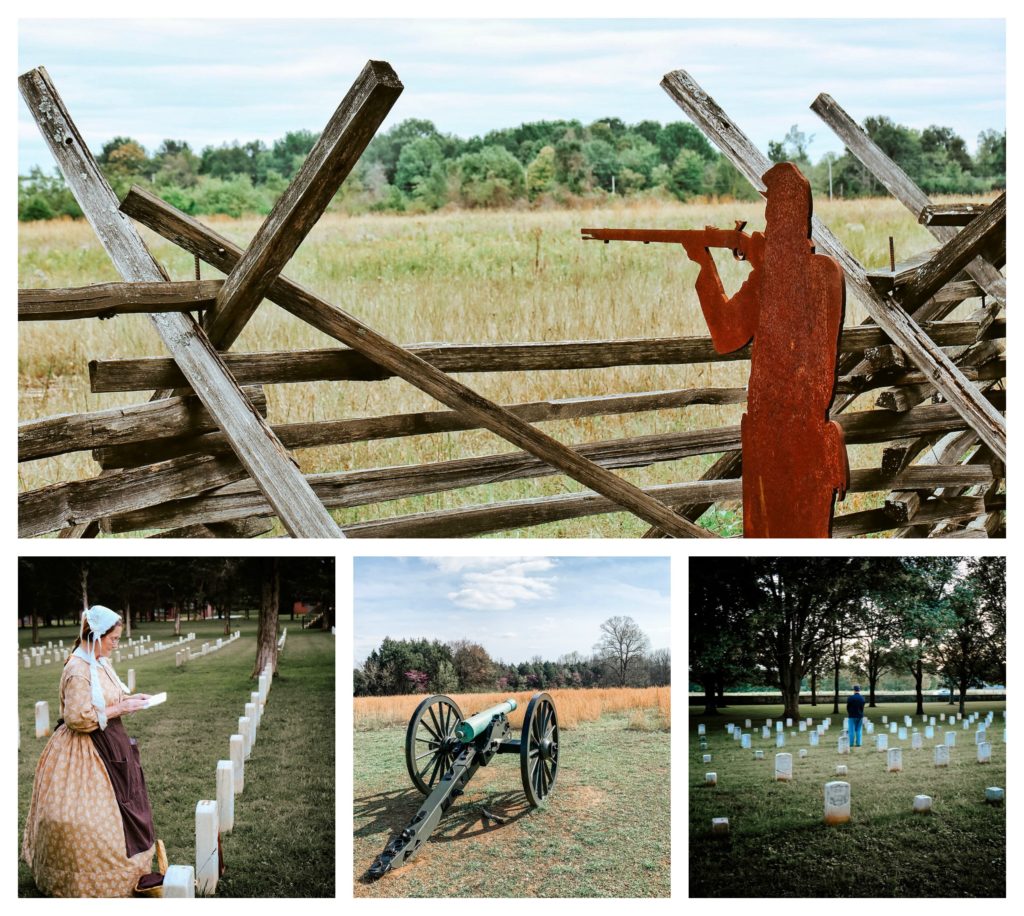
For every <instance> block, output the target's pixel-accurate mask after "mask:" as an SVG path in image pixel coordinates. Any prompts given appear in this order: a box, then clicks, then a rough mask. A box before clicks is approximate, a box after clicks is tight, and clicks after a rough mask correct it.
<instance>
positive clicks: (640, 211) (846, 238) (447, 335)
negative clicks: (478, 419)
mask: <svg viewBox="0 0 1024 916" xmlns="http://www.w3.org/2000/svg"><path fill="white" fill-rule="evenodd" d="M816 212H817V214H818V215H819V216H821V217H822V218H823V219H824V221H825V222H826V223H827V224H828V225H829V226H830V227H831V228H832V229H833V231H835V232H836V234H837V235H838V236H839V238H840V239H841V240H842V241H843V242H844V243H845V244H846V246H847V247H848V248H849V249H850V250H851V251H852V253H853V254H854V256H856V257H857V258H858V259H860V261H861V262H862V263H864V264H865V265H867V266H868V267H878V266H881V265H884V264H887V263H888V238H889V236H890V235H891V236H893V237H894V239H895V246H896V254H897V258H899V259H902V258H904V257H909V256H910V255H912V254H914V253H916V252H918V251H920V250H923V249H924V248H927V247H929V246H930V245H932V244H933V242H932V239H931V236H930V235H929V233H928V232H927V230H925V229H924V228H923V227H921V226H919V225H918V224H917V223H916V222H915V220H914V218H913V216H912V215H911V214H910V213H909V212H908V211H907V210H906V209H905V208H904V207H903V206H902V205H900V204H899V203H896V202H895V201H892V200H856V201H836V202H832V203H830V202H828V201H820V202H818V203H817V204H816ZM735 219H746V220H748V221H749V223H750V226H749V228H750V229H751V230H756V229H759V228H763V224H764V218H763V207H762V206H761V205H759V204H751V203H727V204H721V205H711V204H704V203H702V204H689V205H683V204H670V203H659V204H652V203H645V204H632V205H627V204H622V205H619V206H616V207H608V208H604V209H594V210H589V211H550V212H545V211H507V212H451V213H437V214H433V215H429V216H420V217H404V216H385V215H370V216H360V217H351V218H349V217H344V216H340V215H330V214H329V215H328V216H326V217H325V218H324V219H322V220H321V221H320V223H319V224H318V225H317V227H316V228H315V229H314V230H313V232H312V233H311V235H310V236H309V238H308V239H307V240H306V242H305V243H304V244H303V245H302V247H301V248H300V249H299V251H298V253H297V255H296V257H295V258H294V259H293V261H292V262H291V263H290V264H289V266H288V268H287V274H288V276H290V277H291V278H292V279H294V280H296V281H298V282H300V283H302V284H303V285H306V286H308V287H309V288H311V289H313V290H315V291H316V292H317V293H318V294H320V295H321V296H323V297H324V298H325V299H327V300H328V301H329V302H331V303H334V304H336V305H338V306H340V307H341V308H343V309H345V310H347V311H349V312H351V313H352V314H354V315H355V316H357V317H359V318H360V319H363V320H364V321H366V322H367V323H368V324H370V325H371V326H372V327H374V328H375V329H376V330H378V331H381V332H382V333H384V334H386V335H387V336H389V337H391V338H392V339H394V340H396V341H397V342H400V343H422V342H429V341H435V342H437V341H444V342H451V343H457V342H478V343H479V342H504V343H507V342H516V341H557V340H570V339H574V340H582V339H600V338H628V337H657V336H666V337H672V336H679V335H705V334H706V333H707V330H706V327H705V325H704V321H703V318H702V317H701V314H700V309H699V307H698V303H697V300H696V295H695V293H694V292H693V281H694V279H695V276H696V268H695V267H694V266H693V265H691V264H690V263H689V262H688V261H687V260H686V258H685V257H684V256H683V255H682V254H681V253H680V252H679V251H678V250H677V249H676V248H675V247H674V246H668V245H649V246H644V245H629V244H625V243H624V244H614V245H607V246H605V245H599V244H596V243H591V244H583V243H582V242H581V241H580V234H579V230H580V227H582V226H601V225H612V226H614V225H624V226H657V227H701V226H704V225H705V224H716V225H723V226H731V225H732V222H733V220H735ZM211 222H212V223H213V224H214V225H215V228H216V229H217V230H218V231H219V232H221V233H223V234H224V235H226V236H228V237H230V238H232V239H233V240H235V241H237V242H239V243H240V244H244V243H246V242H247V241H248V239H249V238H250V237H251V236H252V235H253V233H254V232H255V231H256V228H257V226H258V225H259V221H258V220H257V219H256V218H246V219H241V220H236V221H232V220H227V219H212V220H211ZM146 238H147V240H148V241H149V242H150V243H151V247H152V250H153V252H154V253H155V254H156V256H157V258H158V259H159V260H160V261H161V262H163V263H164V264H165V265H166V266H167V267H168V270H169V272H170V274H171V276H172V277H173V278H174V279H190V278H191V277H192V276H193V262H192V259H191V258H190V257H189V256H187V255H184V254H182V253H181V252H180V251H179V250H177V249H175V248H173V247H172V246H171V245H170V244H168V243H166V242H163V241H162V240H159V239H157V238H156V237H155V236H152V235H151V234H146ZM745 269H746V266H745V265H741V264H737V263H735V262H733V261H732V260H731V258H730V259H729V260H728V261H727V262H725V263H724V266H723V281H724V283H725V285H726V288H727V289H733V288H735V287H736V286H738V285H739V283H740V282H741V281H742V279H743V277H744V274H745ZM203 275H204V277H213V276H215V273H214V272H213V271H211V270H210V269H204V273H203ZM115 279H117V277H116V274H115V272H114V270H113V268H112V266H111V265H110V263H109V261H108V259H107V258H106V256H105V255H104V254H103V252H102V250H101V249H100V247H99V245H98V243H97V242H96V240H95V238H94V236H93V233H92V230H91V229H90V228H89V227H88V225H87V224H86V223H84V222H49V223H27V224H26V223H22V224H20V225H19V284H20V286H22V287H64V286H77V285H83V284H88V283H98V282H102V281H110V280H115ZM973 307H975V306H974V305H972V304H967V305H965V306H964V307H962V308H963V309H964V310H965V311H967V310H970V308H973ZM863 317H864V313H863V311H862V309H861V308H860V306H859V305H858V304H857V303H856V302H855V301H852V300H851V301H850V302H848V304H847V316H846V321H847V323H848V324H854V323H858V322H860V321H861V319H862V318H863ZM329 346H337V343H336V342H335V341H332V340H331V339H329V338H327V337H325V336H324V335H322V334H320V333H319V332H317V331H314V330H313V329H311V328H309V327H308V326H306V325H304V324H302V323H300V322H299V321H297V320H296V319H294V318H292V317H291V316H290V315H288V314H286V313H285V312H283V311H282V310H281V309H278V308H277V307H275V306H273V305H272V304H269V303H268V304H264V306H263V307H262V308H261V309H260V310H259V311H258V312H257V314H256V317H255V318H254V319H253V321H252V322H251V323H250V325H249V327H247V329H246V330H245V332H244V333H243V334H242V336H241V337H240V339H239V340H238V342H237V343H236V344H235V346H234V349H235V350H236V351H255V350H270V349H289V348H304V347H329ZM149 355H158V356H162V355H165V353H164V350H163V347H162V344H161V343H160V341H159V340H158V338H157V336H156V333H155V331H154V330H153V328H152V327H151V325H150V323H149V321H148V319H147V318H146V317H144V316H141V315H131V316H120V317H118V318H115V319H113V320H110V321H103V322H100V321H88V322H81V321H79V322H59V323H53V322H25V323H22V324H21V325H20V326H19V359H18V373H19V415H20V418H21V419H23V420H24V419H32V418H38V417H45V416H52V415H54V414H58V413H65V412H74V411H84V410H94V409H99V408H102V407H111V406H115V405H125V404H131V403H139V402H141V401H144V400H145V398H146V396H147V395H146V393H144V392H135V393H124V394H104V395H95V394H90V392H89V384H88V372H87V364H88V361H89V360H90V359H110V358H115V357H135V356H149ZM747 371H748V365H747V364H746V363H739V362H737V363H721V364H717V365H694V366H637V367H625V368H614V369H588V370H578V371H545V372H531V373H518V374H517V373H491V374H475V375H466V376H464V377H463V379H462V380H463V381H466V382H467V383H468V384H469V385H470V386H471V387H473V388H474V389H476V390H478V391H479V392H480V393H482V394H484V395H486V396H488V397H491V398H493V399H494V400H496V401H499V402H501V403H505V404H514V403H520V402H527V401H533V400H538V399H543V398H562V397H577V396H587V395H599V394H613V393H626V392H640V391H654V390H661V389H670V388H684V387H702V386H737V385H743V384H745V381H746V376H747ZM268 399H269V415H270V420H271V422H274V423H284V422H293V421H300V420H326V419H344V418H352V417H366V416H379V415H384V414H392V413H400V412H407V411H417V410H434V409H437V407H438V405H437V403H436V402H434V401H433V400H432V399H431V398H429V397H427V396H426V395H423V394H422V393H420V392H419V391H417V390H416V389H414V388H412V387H411V386H410V385H408V384H406V383H405V382H403V381H401V380H397V379H391V380H388V381H385V382H373V383H361V382H356V383H341V384H338V383H329V382H324V383H303V384H290V385H276V386H271V387H270V388H269V389H268ZM869 404H870V401H869V400H868V398H867V397H865V398H864V399H863V406H864V407H867V406H869ZM859 406H861V405H855V409H858V408H859ZM741 412H742V408H741V407H740V406H736V405H734V406H726V407H722V406H708V405H703V406H692V407H689V408H682V409H677V410H671V411H658V412H651V413H642V414H632V415H624V416H620V417H606V418H589V419H581V420H565V421H556V422H550V423H545V424H542V426H543V428H544V429H545V430H546V431H547V432H549V433H550V434H552V435H554V436H555V437H557V438H559V439H560V440H562V441H564V442H566V443H570V444H576V443H584V442H591V441H598V440H602V439H612V438H619V437H625V436H638V435H646V434H652V433H657V432H667V431H670V430H680V429H694V428H707V427H713V426H718V425H722V424H729V423H736V422H738V418H739V416H740V414H741ZM879 448H880V447H879V446H857V447H852V448H851V466H852V467H863V466H867V464H868V463H869V462H871V461H872V460H873V459H874V458H875V456H876V455H877V452H878V449H879ZM507 451H510V447H509V446H508V445H507V443H505V442H503V441H502V440H500V439H499V438H498V437H496V436H494V435H492V434H491V433H489V432H486V431H482V430H475V431H465V432H456V433H447V434H436V435H430V436H418V437H411V438H400V439H392V440H386V441H381V442H375V443H372V444H365V443H364V444H355V445H348V446H338V447H331V448H320V449H310V450H306V451H304V452H300V453H299V455H298V457H299V460H300V463H301V466H302V468H303V470H304V471H306V472H308V473H318V472H327V471H340V470H347V469H356V468H365V467H383V466H391V465H408V464H415V463H421V462H427V461H438V460H445V459H450V458H461V457H469V456H476V455H485V454H492V453H500V452H507ZM714 457H715V456H703V457H698V458H690V459H685V460H682V461H678V462H672V463H664V464H659V465H654V466H652V467H648V468H638V469H633V470H625V471H621V472H620V473H622V474H623V476H624V477H626V478H627V479H629V480H631V481H633V482H635V483H638V484H643V485H654V484H661V483H671V482H677V481H680V480H689V479H693V478H695V477H697V476H698V475H699V474H700V473H701V472H702V471H703V470H705V469H706V468H707V467H708V466H709V465H710V464H711V462H712V461H713V459H714ZM97 471H98V468H97V466H96V465H95V464H94V462H93V461H92V458H91V457H90V455H89V454H87V453H76V454H73V455H68V456H62V457H60V458H53V459H44V460H40V461H34V462H27V463H25V464H22V465H21V466H20V468H19V488H20V489H21V490H26V489H32V488H35V487H38V486H41V485H43V484H48V483H54V482H57V481H63V480H72V479H78V478H82V477H90V476H94V475H95V474H96V473H97ZM578 489H579V487H578V486H577V485H576V484H575V483H574V482H572V481H569V480H567V479H566V478H563V477H561V476H554V477H547V478H541V479H538V480H532V481H531V480H525V481H496V482H494V483H492V484H489V485H487V486H486V487H474V488H467V489H463V490H456V491H451V492H446V493H441V494H436V495H427V496H421V497H416V498H409V499H402V500H396V501H393V502H390V503H388V504H386V505H382V506H368V507H358V508H352V509H344V510H336V511H335V513H334V514H335V517H336V518H337V519H338V521H339V522H341V523H342V524H347V523H354V522H358V521H363V520H367V519H372V518H380V517H385V516H392V515H400V514H405V513H411V512H420V511H429V510H435V509H442V508H451V507H457V506H464V505H474V504H479V503H481V502H490V501H499V500H506V499H517V498H524V497H528V496H546V495H558V494H562V493H566V492H574V491H577V490H578ZM878 499H879V497H878V496H877V495H876V496H874V497H872V496H870V495H852V496H851V497H850V498H849V499H848V500H847V501H846V502H845V503H844V504H841V505H840V507H839V511H840V512H844V511H850V510H852V509H858V508H865V507H867V506H871V505H875V504H877V501H878ZM710 526H711V527H714V528H716V530H719V531H720V532H722V533H733V532H735V530H736V519H735V517H734V516H732V515H731V514H730V513H729V512H725V513H723V514H721V515H720V516H718V517H717V518H715V519H714V520H713V521H712V522H711V523H710ZM646 527H647V526H646V525H645V524H644V523H643V522H641V521H640V520H639V519H636V518H633V517H631V516H628V515H625V514H621V513H620V514H616V515H609V516H604V517H595V518H584V519H578V520H569V521H564V522H555V523H550V524H547V525H544V526H539V527H536V528H531V529H524V530H522V531H518V532H508V534H522V535H529V536H538V537H598V536H625V537H632V536H636V535H639V534H641V533H642V532H643V531H644V530H646Z"/></svg>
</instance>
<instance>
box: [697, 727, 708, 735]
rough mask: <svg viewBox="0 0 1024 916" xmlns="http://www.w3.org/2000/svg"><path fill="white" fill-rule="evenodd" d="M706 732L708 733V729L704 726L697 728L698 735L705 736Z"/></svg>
mask: <svg viewBox="0 0 1024 916" xmlns="http://www.w3.org/2000/svg"><path fill="white" fill-rule="evenodd" d="M706 731H707V729H706V728H705V726H703V725H698V726H697V734H698V735H703V734H705V732H706Z"/></svg>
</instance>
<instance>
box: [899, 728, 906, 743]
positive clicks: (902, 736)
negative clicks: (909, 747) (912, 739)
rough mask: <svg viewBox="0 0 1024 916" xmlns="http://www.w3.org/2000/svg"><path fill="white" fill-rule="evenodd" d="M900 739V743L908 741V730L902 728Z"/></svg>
mask: <svg viewBox="0 0 1024 916" xmlns="http://www.w3.org/2000/svg"><path fill="white" fill-rule="evenodd" d="M899 739H900V741H906V740H907V730H906V729H905V728H901V729H900V732H899Z"/></svg>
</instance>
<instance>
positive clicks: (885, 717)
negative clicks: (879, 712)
mask: <svg viewBox="0 0 1024 916" xmlns="http://www.w3.org/2000/svg"><path fill="white" fill-rule="evenodd" d="M882 724H883V725H888V724H889V717H888V716H882Z"/></svg>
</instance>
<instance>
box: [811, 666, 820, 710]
mask: <svg viewBox="0 0 1024 916" xmlns="http://www.w3.org/2000/svg"><path fill="white" fill-rule="evenodd" d="M817 705H818V666H817V665H815V666H814V667H813V668H812V669H811V706H817Z"/></svg>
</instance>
